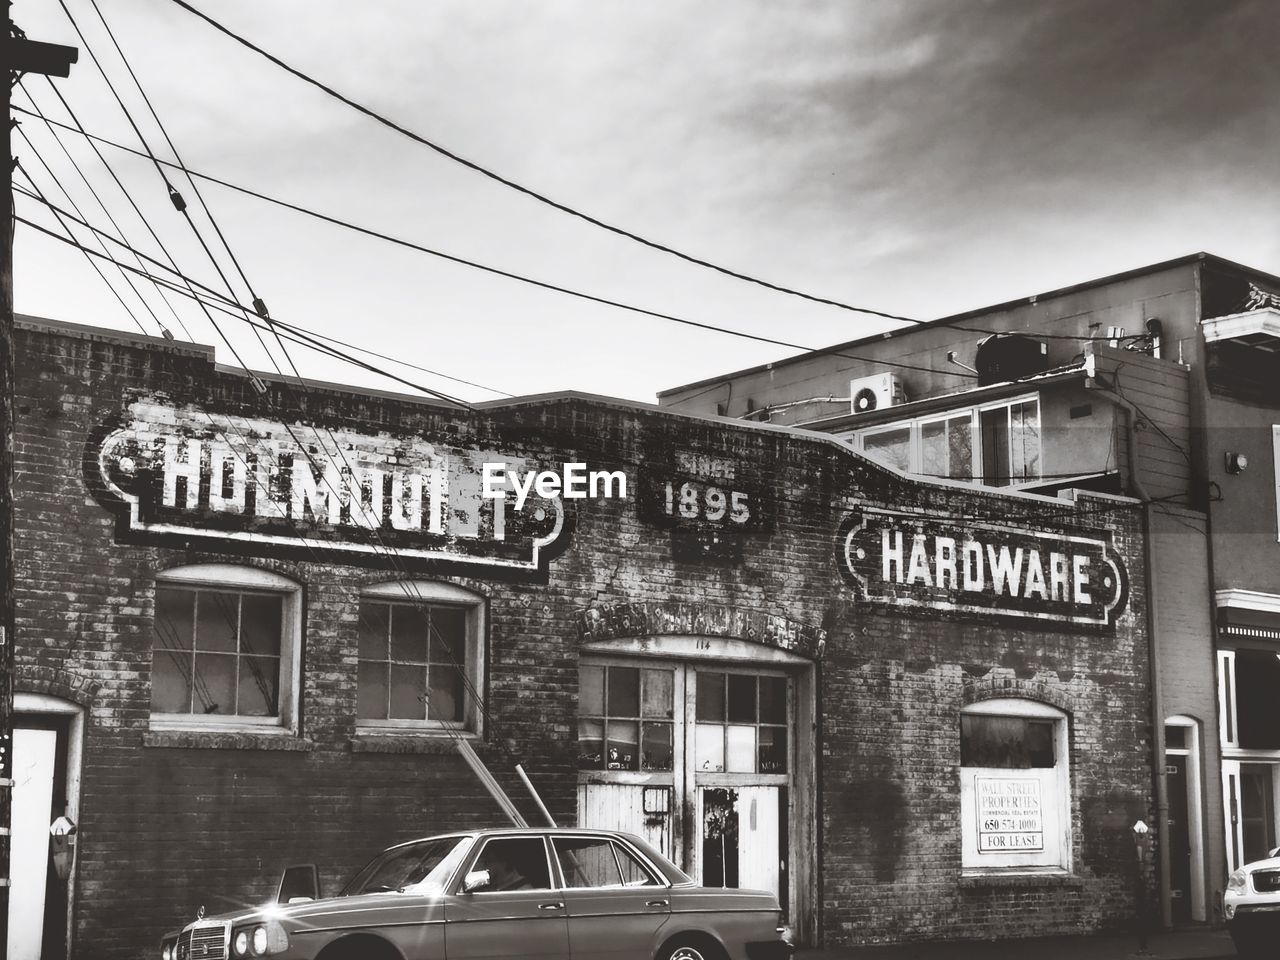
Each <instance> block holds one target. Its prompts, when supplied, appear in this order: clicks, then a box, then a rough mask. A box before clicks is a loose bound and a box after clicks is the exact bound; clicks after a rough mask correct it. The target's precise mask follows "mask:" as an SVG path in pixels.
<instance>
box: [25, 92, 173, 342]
mask: <svg viewBox="0 0 1280 960" xmlns="http://www.w3.org/2000/svg"><path fill="white" fill-rule="evenodd" d="M45 79H46V80H47V81H48V83H49V89H50V90H52V91H53V92H54V95H55V96H57V98H58V102H59V103H61V104H62V109H63V110H65V111H66V112H67V116H69V117H70V118H71V121H72V122H73V123H74V124H75V126H74V127H69V126H67V125H66V124H65V123H60V122H58V121H56V120H54V119H52V118H51V117H49V116H46V115H45V114H44V113H43V112H42V111H41V110H40V107H39V104H37V103H36V101H35V98H34V97H33V96H32V94H31V91H29V90H27V89H26V87H23V90H22V92H23V93H25V94H26V95H27V99H28V100H30V101H31V106H32V107H33V108H34V109H35V113H34V114H32V113H31V112H30V111H27V110H24V109H23V108H22V107H18V106H14V107H13V109H15V110H17V111H19V112H21V113H26V114H27V115H28V116H38V117H40V119H42V120H43V121H44V122H45V124H46V125H48V127H49V129H50V131H53V130H54V129H55V128H57V127H61V128H62V129H64V130H67V131H69V132H71V133H78V134H79V135H80V136H82V137H84V139H85V140H86V141H87V142H88V144H89V146H90V147H92V148H93V152H94V154H95V155H96V156H97V158H98V161H99V162H100V163H101V164H102V166H103V167H104V168H105V169H106V171H107V173H109V174H110V175H111V179H112V180H113V181H114V182H115V185H116V186H117V187H118V188H119V190H120V192H121V193H122V194H123V195H124V198H125V199H126V200H128V201H129V205H130V207H132V208H133V212H134V214H135V215H136V216H137V218H138V219H139V220H140V221H141V222H142V225H143V226H144V227H146V228H147V232H148V233H149V234H150V235H151V239H152V240H154V241H155V243H156V246H158V247H159V248H160V251H161V252H162V253H163V254H164V255H165V257H166V258H167V259H168V261H169V263H170V265H171V266H172V267H173V269H174V270H175V271H176V270H177V268H178V264H177V261H176V260H174V258H173V255H172V254H171V253H170V252H169V248H168V247H167V246H165V243H164V241H163V240H161V239H160V236H159V234H157V233H156V231H155V228H154V227H152V226H151V221H150V220H148V219H147V216H146V214H144V213H143V212H142V209H141V208H140V207H139V206H138V204H137V202H136V201H135V200H134V199H133V194H131V193H130V192H129V190H128V188H127V187H126V186H125V185H124V182H123V181H122V180H121V179H120V177H119V176H118V175H117V174H116V171H115V168H114V167H112V166H111V164H110V163H108V162H107V158H106V157H105V156H103V154H102V151H101V150H100V149H98V144H97V143H96V142H95V141H94V139H93V138H92V137H90V136H89V135H88V132H87V131H86V130H85V129H84V126H83V125H82V124H81V123H80V118H79V117H77V116H76V113H75V111H74V110H72V109H71V104H69V103H67V99H66V97H64V96H63V95H62V91H61V90H59V89H58V86H57V84H55V83H54V82H53V78H52V77H46V78H45ZM140 155H141V154H140ZM120 236H121V237H123V236H124V233H123V231H122V232H121V234H120ZM174 318H175V319H176V320H177V321H178V326H179V327H180V328H181V329H182V332H183V333H185V334H186V336H187V339H188V340H191V341H194V340H195V337H193V336H192V335H191V331H190V330H189V329H187V325H186V324H185V323H184V322H183V320H182V317H180V316H178V315H177V314H176V312H175V314H174Z"/></svg>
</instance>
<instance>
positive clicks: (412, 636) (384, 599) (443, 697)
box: [356, 581, 484, 733]
mask: <svg viewBox="0 0 1280 960" xmlns="http://www.w3.org/2000/svg"><path fill="white" fill-rule="evenodd" d="M359 632H360V636H359V647H358V671H359V676H358V691H357V699H358V705H357V715H356V718H357V726H358V727H361V728H366V729H369V728H373V729H376V728H386V729H390V730H393V731H401V732H406V731H414V730H417V731H430V730H439V731H441V732H444V731H446V730H448V729H452V730H466V731H471V732H476V733H478V732H479V728H480V713H481V711H480V710H479V709H478V700H479V698H480V696H481V691H483V689H484V683H483V662H484V657H483V650H482V644H483V637H484V602H483V598H482V597H479V596H477V595H476V594H473V593H471V592H470V591H468V590H464V589H462V588H461V587H456V586H454V585H452V584H447V583H430V582H418V581H397V582H394V583H384V584H378V585H376V586H374V587H371V588H369V589H367V590H366V591H365V592H364V593H363V594H362V595H361V598H360V628H359Z"/></svg>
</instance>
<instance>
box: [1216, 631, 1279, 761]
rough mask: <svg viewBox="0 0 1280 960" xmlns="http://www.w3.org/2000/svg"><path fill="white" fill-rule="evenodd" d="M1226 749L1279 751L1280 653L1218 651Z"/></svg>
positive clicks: (1266, 651) (1220, 703)
mask: <svg viewBox="0 0 1280 960" xmlns="http://www.w3.org/2000/svg"><path fill="white" fill-rule="evenodd" d="M1218 704H1219V709H1220V710H1221V712H1222V717H1221V723H1220V728H1221V731H1222V741H1223V746H1225V747H1230V748H1236V749H1239V750H1272V751H1274V750H1280V651H1277V650H1275V649H1269V650H1262V649H1259V650H1219V651H1218Z"/></svg>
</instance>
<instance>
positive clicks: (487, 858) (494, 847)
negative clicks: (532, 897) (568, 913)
mask: <svg viewBox="0 0 1280 960" xmlns="http://www.w3.org/2000/svg"><path fill="white" fill-rule="evenodd" d="M471 869H472V870H473V871H474V870H488V871H489V883H488V884H487V885H485V886H483V887H481V888H480V890H481V891H483V892H485V893H488V892H494V891H503V890H550V889H551V872H550V870H549V869H548V867H547V852H546V848H545V847H544V846H543V843H542V838H541V837H498V838H496V839H493V840H490V841H489V842H488V843H486V844H485V845H484V849H483V850H481V851H480V857H479V859H477V860H476V862H475V866H473V867H472V868H471Z"/></svg>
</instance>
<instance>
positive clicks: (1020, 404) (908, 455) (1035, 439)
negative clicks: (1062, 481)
mask: <svg viewBox="0 0 1280 960" xmlns="http://www.w3.org/2000/svg"><path fill="white" fill-rule="evenodd" d="M849 439H850V440H851V441H852V442H853V444H854V445H855V446H856V447H857V448H858V449H860V450H861V451H862V452H863V453H865V454H866V455H867V456H868V457H870V458H871V459H873V460H876V461H878V462H880V463H883V464H885V465H886V466H890V467H894V468H896V469H898V470H901V471H903V472H904V473H916V474H920V475H921V476H926V477H947V478H950V479H952V480H966V481H975V482H978V483H984V484H986V485H988V486H993V487H1005V486H1017V485H1020V484H1023V483H1027V482H1029V481H1033V480H1039V479H1040V476H1041V468H1040V401H1039V399H1038V398H1036V397H1019V398H1017V399H1015V400H1003V401H1001V402H999V403H991V404H984V405H982V406H977V407H969V408H967V409H964V410H952V411H949V412H947V413H945V414H935V415H933V416H928V417H917V418H914V419H912V420H907V421H900V422H898V423H892V424H885V425H883V426H877V427H868V428H867V429H865V430H860V431H857V432H855V433H854V434H853V435H852V436H851V437H850V438H849Z"/></svg>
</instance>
